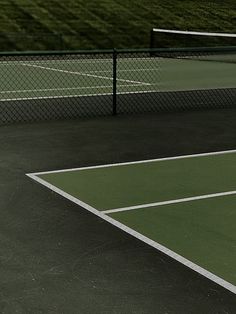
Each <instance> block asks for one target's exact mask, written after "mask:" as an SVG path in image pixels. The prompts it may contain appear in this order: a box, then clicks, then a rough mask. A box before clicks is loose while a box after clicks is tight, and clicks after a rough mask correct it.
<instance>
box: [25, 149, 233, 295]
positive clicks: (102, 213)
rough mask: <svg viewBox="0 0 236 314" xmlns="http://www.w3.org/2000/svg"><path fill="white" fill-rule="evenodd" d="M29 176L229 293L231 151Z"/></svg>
mask: <svg viewBox="0 0 236 314" xmlns="http://www.w3.org/2000/svg"><path fill="white" fill-rule="evenodd" d="M28 176H29V177H30V178H32V179H34V180H35V181H37V182H39V183H41V184H43V185H44V186H46V187H48V188H49V189H51V190H52V191H54V192H56V193H58V194H60V195H62V196H63V197H65V198H67V199H69V200H70V201H72V202H74V203H76V204H78V205H79V206H80V207H83V208H85V209H87V210H89V211H90V212H92V213H94V214H95V215H97V216H99V217H100V218H102V219H105V220H106V221H108V222H110V223H111V224H113V225H114V226H116V227H118V228H120V229H122V230H124V231H125V232H127V233H129V234H131V235H133V236H134V237H136V238H138V239H140V240H142V241H144V242H145V243H147V244H149V245H151V246H152V247H154V248H156V249H157V250H159V251H162V252H163V253H165V254H167V255H169V256H170V257H172V258H173V259H175V260H177V261H179V262H180V263H182V264H184V265H185V266H187V267H189V268H191V269H193V270H194V271H196V272H198V273H200V274H201V275H203V276H205V277H207V278H208V279H210V280H212V281H214V282H216V283H217V284H219V285H221V286H223V287H224V288H226V289H228V290H230V291H231V292H233V293H236V272H235V264H236V263H235V262H236V250H235V247H236V237H235V222H236V212H235V206H236V190H235V187H236V151H235V150H228V151H220V152H213V153H203V154H193V155H184V156H172V157H169V158H161V159H152V160H143V161H136V162H126V163H121V164H120V163H119V164H108V165H101V166H92V167H84V168H78V169H77V168H75V169H66V170H56V171H48V172H41V173H31V174H28Z"/></svg>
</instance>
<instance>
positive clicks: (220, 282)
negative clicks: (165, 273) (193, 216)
mask: <svg viewBox="0 0 236 314" xmlns="http://www.w3.org/2000/svg"><path fill="white" fill-rule="evenodd" d="M27 176H28V177H30V178H31V179H33V180H35V181H36V182H38V183H40V184H42V185H44V186H46V187H47V188H49V189H50V190H52V191H54V192H55V193H57V194H59V195H61V196H63V197H64V198H66V199H68V200H70V201H71V202H73V203H75V204H77V205H79V206H81V207H83V208H84V209H86V210H88V211H89V212H91V213H93V214H95V215H96V216H98V217H100V218H102V219H103V220H105V221H107V222H109V223H111V224H112V225H114V226H116V227H117V228H119V229H121V230H123V231H125V232H126V233H128V234H130V235H132V236H133V237H135V238H137V239H139V240H141V241H143V242H145V243H146V244H148V245H150V246H152V247H154V248H155V249H157V250H158V251H160V252H163V253H164V254H166V255H168V256H170V257H171V258H173V259H174V260H176V261H178V262H180V263H181V264H183V265H185V266H186V267H188V268H190V269H192V270H194V271H195V272H197V273H199V274H201V275H202V276H204V277H206V278H208V279H209V280H211V281H213V282H215V283H217V284H218V285H220V286H222V287H224V288H225V289H227V290H229V291H231V292H232V293H234V294H236V286H235V285H233V284H231V283H230V282H228V281H226V280H224V279H222V278H220V277H219V276H216V275H215V274H213V273H211V272H209V271H208V270H206V269H204V268H202V267H200V266H198V265H197V264H195V263H193V262H191V261H190V260H188V259H186V258H185V257H183V256H181V255H179V254H177V253H175V252H174V251H172V250H170V249H168V248H167V247H165V246H163V245H162V244H160V243H158V242H156V241H153V240H152V239H150V238H148V237H146V236H144V235H142V234H141V233H139V232H137V231H135V230H133V229H131V228H129V227H127V226H126V225H124V224H122V223H120V222H118V221H116V220H115V219H113V218H111V217H109V216H107V215H105V214H104V213H102V212H99V211H98V210H97V209H96V208H94V207H92V206H90V205H88V204H87V203H85V202H83V201H81V200H79V199H77V198H75V197H73V196H71V195H70V194H68V193H66V192H64V191H63V190H61V189H59V188H57V187H55V186H54V185H52V184H50V183H48V182H46V181H44V180H43V179H41V178H39V177H38V176H37V175H36V174H27Z"/></svg>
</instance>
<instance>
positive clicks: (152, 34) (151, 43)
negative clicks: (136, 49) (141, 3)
mask: <svg viewBox="0 0 236 314" xmlns="http://www.w3.org/2000/svg"><path fill="white" fill-rule="evenodd" d="M149 46H150V47H149V48H150V57H153V51H152V49H153V48H155V45H154V29H151V31H150V45H149Z"/></svg>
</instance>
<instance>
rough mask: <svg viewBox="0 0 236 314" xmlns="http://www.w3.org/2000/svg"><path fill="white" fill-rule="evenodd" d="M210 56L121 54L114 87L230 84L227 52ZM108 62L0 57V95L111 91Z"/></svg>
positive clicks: (121, 90) (232, 70)
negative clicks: (219, 55)
mask: <svg viewBox="0 0 236 314" xmlns="http://www.w3.org/2000/svg"><path fill="white" fill-rule="evenodd" d="M214 58H216V57H214V56H212V57H211V58H210V57H209V60H208V59H207V57H205V58H202V59H197V58H195V59H194V58H192V59H184V58H182V59H170V58H151V57H149V58H147V57H145V58H140V57H139V58H125V57H122V58H119V59H118V61H117V73H118V76H117V92H118V93H137V92H156V91H189V90H201V89H203V90H204V89H221V88H234V87H235V67H236V64H233V63H230V62H229V63H228V60H227V55H226V56H225V59H223V61H224V60H226V62H218V61H219V60H218V59H219V57H218V58H216V60H215V61H216V62H214ZM112 62H113V61H112V58H104V59H99V58H98V59H91V60H89V59H86V60H84V59H77V60H76V59H64V60H44V59H42V60H40V59H39V60H33V59H32V60H27V59H26V60H25V61H22V60H21V61H20V60H15V61H13V60H9V61H2V62H1V63H0V70H1V77H0V86H1V91H0V100H1V101H10V100H24V99H42V98H57V97H75V96H91V95H109V94H112V88H113V85H112V82H113V72H112V69H113V66H112ZM203 73H204V75H203Z"/></svg>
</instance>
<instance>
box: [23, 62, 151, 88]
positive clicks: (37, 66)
mask: <svg viewBox="0 0 236 314" xmlns="http://www.w3.org/2000/svg"><path fill="white" fill-rule="evenodd" d="M22 65H24V66H28V67H33V68H40V69H43V70H49V71H55V72H62V73H69V74H75V75H81V76H88V77H94V78H100V79H105V80H111V81H113V80H114V78H113V77H107V76H101V75H95V74H88V73H85V72H79V71H68V70H61V69H56V68H51V67H45V66H41V65H35V64H27V63H22ZM117 81H120V82H127V83H137V84H142V85H151V84H150V83H146V82H140V81H133V80H125V79H119V78H118V79H117Z"/></svg>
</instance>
